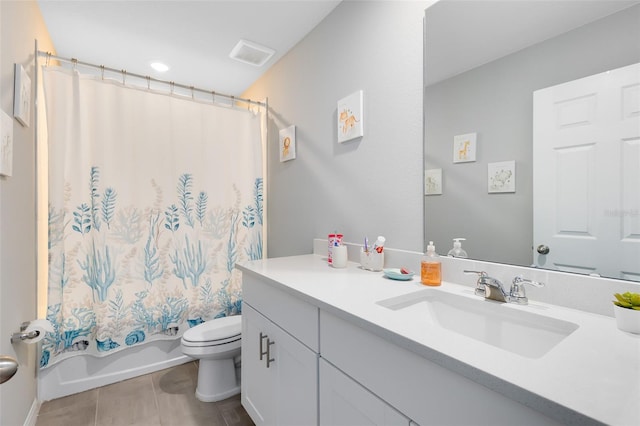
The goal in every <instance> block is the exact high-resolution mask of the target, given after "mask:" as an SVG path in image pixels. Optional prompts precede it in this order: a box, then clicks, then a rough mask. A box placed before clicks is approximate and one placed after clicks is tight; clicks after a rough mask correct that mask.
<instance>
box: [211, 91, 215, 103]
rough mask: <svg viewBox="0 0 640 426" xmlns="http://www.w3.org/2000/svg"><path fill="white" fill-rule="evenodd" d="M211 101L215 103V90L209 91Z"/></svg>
mask: <svg viewBox="0 0 640 426" xmlns="http://www.w3.org/2000/svg"><path fill="white" fill-rule="evenodd" d="M211 103H214V104H215V103H216V92H215V91H213V90H212V91H211Z"/></svg>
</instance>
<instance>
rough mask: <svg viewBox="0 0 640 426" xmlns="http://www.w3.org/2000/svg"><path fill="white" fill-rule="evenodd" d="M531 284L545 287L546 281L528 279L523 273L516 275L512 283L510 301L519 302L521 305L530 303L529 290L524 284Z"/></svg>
mask: <svg viewBox="0 0 640 426" xmlns="http://www.w3.org/2000/svg"><path fill="white" fill-rule="evenodd" d="M525 284H529V285H532V286H534V287H544V283H542V282H539V281H533V280H528V279H525V278H523V277H522V275H516V277H515V278H514V279H513V282H512V284H511V290H510V291H509V301H510V302H512V303H517V304H519V305H526V304H528V303H529V298H528V297H527V292H526V291H525V288H524V285H525Z"/></svg>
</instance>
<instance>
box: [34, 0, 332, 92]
mask: <svg viewBox="0 0 640 426" xmlns="http://www.w3.org/2000/svg"><path fill="white" fill-rule="evenodd" d="M339 3H340V0H296V1H291V0H289V1H272V0H257V1H248V0H247V1H245V0H235V1H223V0H199V1H188V0H173V1H167V0H163V1H158V0H155V1H153V0H139V1H134V0H126V1H125V0H117V1H116V0H112V1H100V0H38V4H39V6H40V9H41V11H42V15H43V17H44V21H45V24H46V26H47V29H48V30H49V34H50V36H51V39H52V41H53V45H54V47H55V49H56V53H57V55H59V56H61V57H65V58H76V59H78V60H79V61H83V62H89V63H93V64H96V65H104V66H106V67H111V68H115V69H124V70H127V72H130V73H136V74H141V75H149V76H151V77H154V78H158V79H161V80H167V81H174V82H176V83H179V84H183V85H187V86H195V87H199V88H201V89H206V90H215V91H216V92H219V93H224V94H228V95H234V96H239V95H241V94H242V93H243V92H244V91H245V90H246V89H247V88H248V87H249V86H250V85H251V84H252V83H253V82H254V81H256V80H257V79H258V78H259V77H260V76H261V75H262V74H263V73H264V72H265V71H266V70H267V69H269V67H270V66H271V65H273V64H275V63H276V62H277V61H278V59H280V58H281V57H282V56H283V55H284V54H286V53H287V51H289V50H290V49H291V48H292V47H293V46H295V45H296V44H297V43H298V42H299V41H300V40H302V39H303V38H304V37H305V36H306V35H307V34H308V33H309V32H310V31H311V30H312V29H313V28H314V27H315V26H316V25H318V23H320V21H322V20H323V19H324V18H325V17H326V16H327V15H328V14H329V13H330V12H331V11H332V10H333V9H334V8H335V7H336V6H337V5H338V4H339ZM241 39H244V40H248V41H250V42H253V43H258V44H260V45H263V46H266V47H269V48H271V49H274V50H275V54H274V55H273V57H272V58H271V59H270V60H269V61H267V62H266V63H265V64H264V65H263V66H262V67H255V66H253V65H248V64H245V63H242V62H238V61H235V60H233V59H231V58H229V53H230V52H231V50H232V49H233V48H234V46H235V45H236V44H237V43H238V41H239V40H241ZM154 61H160V62H163V63H165V64H167V65H168V66H169V70H168V71H167V72H165V73H158V72H156V71H154V70H153V69H152V68H151V67H150V63H151V62H154Z"/></svg>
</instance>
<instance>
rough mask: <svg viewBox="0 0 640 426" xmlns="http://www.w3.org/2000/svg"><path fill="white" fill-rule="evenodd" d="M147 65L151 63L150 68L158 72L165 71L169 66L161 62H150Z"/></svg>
mask: <svg viewBox="0 0 640 426" xmlns="http://www.w3.org/2000/svg"><path fill="white" fill-rule="evenodd" d="M149 65H151V68H153V69H154V70H156V71H158V72H167V71H169V66H168V65H166V64H163V63H162V62H151V63H150V64H149Z"/></svg>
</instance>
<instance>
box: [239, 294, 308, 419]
mask: <svg viewBox="0 0 640 426" xmlns="http://www.w3.org/2000/svg"><path fill="white" fill-rule="evenodd" d="M242 333H243V335H242V405H243V406H244V407H245V409H246V410H247V413H249V415H250V416H251V418H252V420H253V421H254V422H255V423H256V424H257V425H262V424H265V425H272V424H277V425H296V426H307V425H308V426H315V425H317V424H318V406H317V404H318V356H317V354H316V353H315V352H313V351H311V350H310V349H309V348H307V347H306V346H304V345H303V344H302V343H300V342H299V341H297V340H296V339H294V338H293V337H291V335H289V334H288V333H287V332H286V331H284V330H282V329H281V328H280V327H278V326H277V325H275V324H274V323H272V322H271V321H269V320H268V319H267V318H265V317H264V316H262V315H261V314H260V313H259V312H258V311H256V310H255V309H253V308H252V307H251V306H249V305H248V304H246V303H245V304H243V309H242ZM267 347H268V356H267V355H264V356H263V357H262V360H260V352H267ZM261 349H262V350H261ZM267 358H268V359H269V361H268V362H267ZM267 365H268V367H267Z"/></svg>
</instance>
